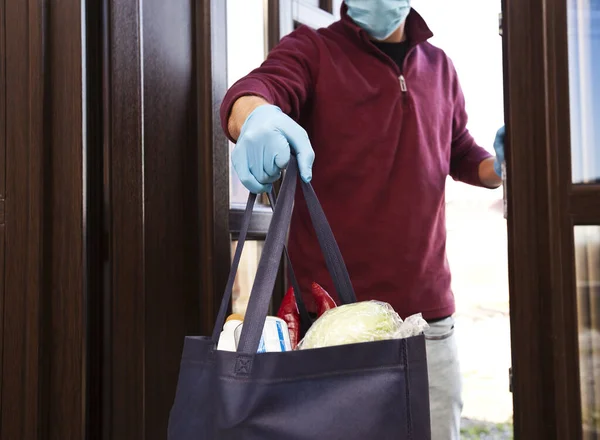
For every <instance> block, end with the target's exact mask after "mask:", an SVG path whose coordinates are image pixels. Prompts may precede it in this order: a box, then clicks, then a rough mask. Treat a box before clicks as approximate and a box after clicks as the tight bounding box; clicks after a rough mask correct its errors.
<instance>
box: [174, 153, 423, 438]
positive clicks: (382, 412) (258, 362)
mask: <svg viewBox="0 0 600 440" xmlns="http://www.w3.org/2000/svg"><path fill="white" fill-rule="evenodd" d="M297 176H298V169H297V164H296V161H295V159H294V158H292V160H291V162H290V166H289V168H288V170H287V171H286V173H285V177H284V180H283V184H282V187H281V190H280V193H279V198H278V201H277V204H276V205H275V209H274V213H273V218H272V220H271V225H270V227H269V231H268V234H267V238H266V241H265V244H264V247H263V252H262V255H261V258H260V262H259V266H258V270H257V274H256V279H255V283H254V285H253V287H252V291H251V296H250V301H249V304H248V309H247V312H246V316H245V319H244V326H243V329H242V333H241V337H240V342H239V345H238V349H237V352H226V351H217V350H216V344H217V341H218V337H219V334H220V331H221V329H222V327H223V324H224V321H225V317H226V314H227V309H228V304H229V301H230V299H231V291H232V287H233V280H234V277H235V272H236V270H237V266H238V264H239V260H240V256H241V250H242V247H243V243H244V239H245V237H246V234H247V231H248V225H249V223H250V216H251V215H252V207H253V205H254V201H255V198H256V197H255V196H254V195H251V196H250V197H249V199H248V204H247V206H246V212H245V216H244V221H243V224H242V230H241V233H240V237H239V241H238V246H237V249H236V252H235V254H234V259H233V264H232V270H231V273H230V277H229V281H228V284H227V287H226V290H225V294H224V297H223V302H222V304H221V308H220V311H219V314H218V317H217V322H216V324H215V328H214V331H213V335H212V337H202V336H189V337H186V339H185V343H184V348H183V355H182V360H181V367H180V372H179V382H178V385H177V392H176V396H175V402H174V404H173V407H172V409H171V414H170V418H169V428H168V439H169V440H315V439H323V440H335V439H340V440H342V439H343V440H371V439H373V440H374V439H377V440H430V437H431V434H430V420H429V389H428V379H427V361H426V353H425V339H424V337H423V336H422V335H421V336H416V337H412V338H408V339H399V340H388V341H378V342H368V343H362V344H351V345H342V346H335V347H327V348H319V349H314V350H299V351H291V352H283V353H261V354H257V353H256V352H257V349H258V345H259V342H260V337H261V333H262V328H263V326H264V322H265V319H266V316H267V313H268V309H269V305H270V300H271V295H272V291H273V287H274V285H275V279H276V276H277V270H278V266H279V263H280V261H281V256H282V253H283V250H284V242H285V239H286V234H287V230H288V226H289V224H290V220H291V215H292V209H293V202H294V193H295V190H296V184H297V180H298V178H297ZM301 186H302V191H303V193H304V198H305V200H306V203H307V206H308V208H309V212H310V215H311V219H312V222H313V226H314V228H315V232H316V235H317V238H318V240H319V243H320V245H321V249H322V251H323V254H324V256H325V261H326V263H327V267H328V269H329V272H330V274H331V276H332V279H333V282H334V286H335V289H336V291H337V293H338V296H339V298H340V300H341V302H343V303H349V302H354V301H355V296H354V291H353V289H352V285H351V283H350V278H349V276H348V272H347V270H346V266H345V264H344V261H343V259H342V256H341V254H340V251H339V248H338V246H337V243H336V242H335V239H334V237H333V233H332V231H331V228H330V227H329V224H328V223H327V219H326V218H325V214H324V212H323V210H322V208H321V206H320V204H319V202H318V200H317V197H316V195H315V193H314V190H313V188H312V187H311V186H310V184H306V183H304V182H301ZM373 264H377V262H376V261H374V262H373ZM303 314H304V313H303Z"/></svg>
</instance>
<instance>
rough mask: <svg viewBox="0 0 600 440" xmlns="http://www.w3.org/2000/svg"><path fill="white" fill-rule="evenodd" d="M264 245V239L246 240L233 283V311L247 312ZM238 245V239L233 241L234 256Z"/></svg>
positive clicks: (243, 313)
mask: <svg viewBox="0 0 600 440" xmlns="http://www.w3.org/2000/svg"><path fill="white" fill-rule="evenodd" d="M263 245H264V242H263V241H246V243H245V244H244V250H243V251H242V258H241V260H240V266H239V268H238V272H237V274H236V277H235V282H234V284H233V295H232V298H231V301H232V302H231V308H232V311H233V313H239V314H241V315H245V314H246V308H247V307H248V300H249V299H250V291H251V290H252V284H253V283H254V277H255V276H256V269H257V268H258V261H259V260H260V255H261V253H262V250H263ZM236 246H237V241H232V242H231V255H232V256H233V254H234V252H235V248H236Z"/></svg>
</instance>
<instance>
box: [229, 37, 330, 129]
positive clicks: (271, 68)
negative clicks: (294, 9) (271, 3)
mask: <svg viewBox="0 0 600 440" xmlns="http://www.w3.org/2000/svg"><path fill="white" fill-rule="evenodd" d="M318 60H319V51H318V45H317V35H316V33H315V31H313V30H312V29H310V28H308V27H306V26H302V27H300V28H298V29H296V30H295V31H294V32H292V33H291V34H289V35H287V36H286V37H284V38H283V39H282V40H281V41H280V42H279V44H278V45H277V46H276V47H275V48H273V49H272V50H271V52H270V53H269V55H268V57H267V59H266V60H265V61H264V63H263V64H262V65H261V66H260V67H259V68H257V69H255V70H253V71H252V72H250V73H249V74H248V75H247V76H245V77H243V78H242V79H240V80H239V81H237V82H236V83H235V84H234V85H233V86H231V88H230V89H229V90H228V92H227V94H226V95H225V98H224V99H223V102H222V104H221V113H220V116H221V126H222V127H223V130H224V131H225V134H226V135H227V137H229V139H231V134H230V133H229V130H228V127H227V125H228V121H229V115H230V114H231V109H232V107H233V104H234V103H235V102H236V101H237V100H238V99H239V98H241V97H242V96H248V95H253V96H260V97H261V98H263V99H264V100H266V101H267V102H269V103H270V104H273V105H276V106H278V107H279V108H281V110H282V111H283V112H284V113H286V114H287V115H289V116H290V117H291V118H292V119H294V120H296V121H298V120H299V119H300V112H301V110H302V107H303V106H304V104H305V102H306V101H307V99H308V97H309V96H310V93H311V91H312V90H313V84H314V81H315V77H316V67H317V66H318ZM232 140H233V139H232Z"/></svg>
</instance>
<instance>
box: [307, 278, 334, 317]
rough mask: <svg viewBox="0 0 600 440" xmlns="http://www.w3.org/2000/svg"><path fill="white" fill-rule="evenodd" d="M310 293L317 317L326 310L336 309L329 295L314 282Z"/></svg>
mask: <svg viewBox="0 0 600 440" xmlns="http://www.w3.org/2000/svg"><path fill="white" fill-rule="evenodd" d="M311 293H312V296H313V298H314V300H315V303H316V305H317V316H321V315H322V314H323V313H325V312H326V311H327V310H329V309H333V308H334V307H337V304H336V303H335V301H334V300H333V298H332V297H331V296H330V295H329V293H327V291H326V290H325V289H323V288H322V287H321V286H320V285H318V284H317V283H315V282H313V283H312V286H311Z"/></svg>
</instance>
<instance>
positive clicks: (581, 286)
mask: <svg viewBox="0 0 600 440" xmlns="http://www.w3.org/2000/svg"><path fill="white" fill-rule="evenodd" d="M575 267H576V280H577V313H578V317H579V374H580V377H581V406H582V416H583V431H584V436H583V438H584V440H592V439H597V438H599V437H598V436H600V226H576V227H575Z"/></svg>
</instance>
